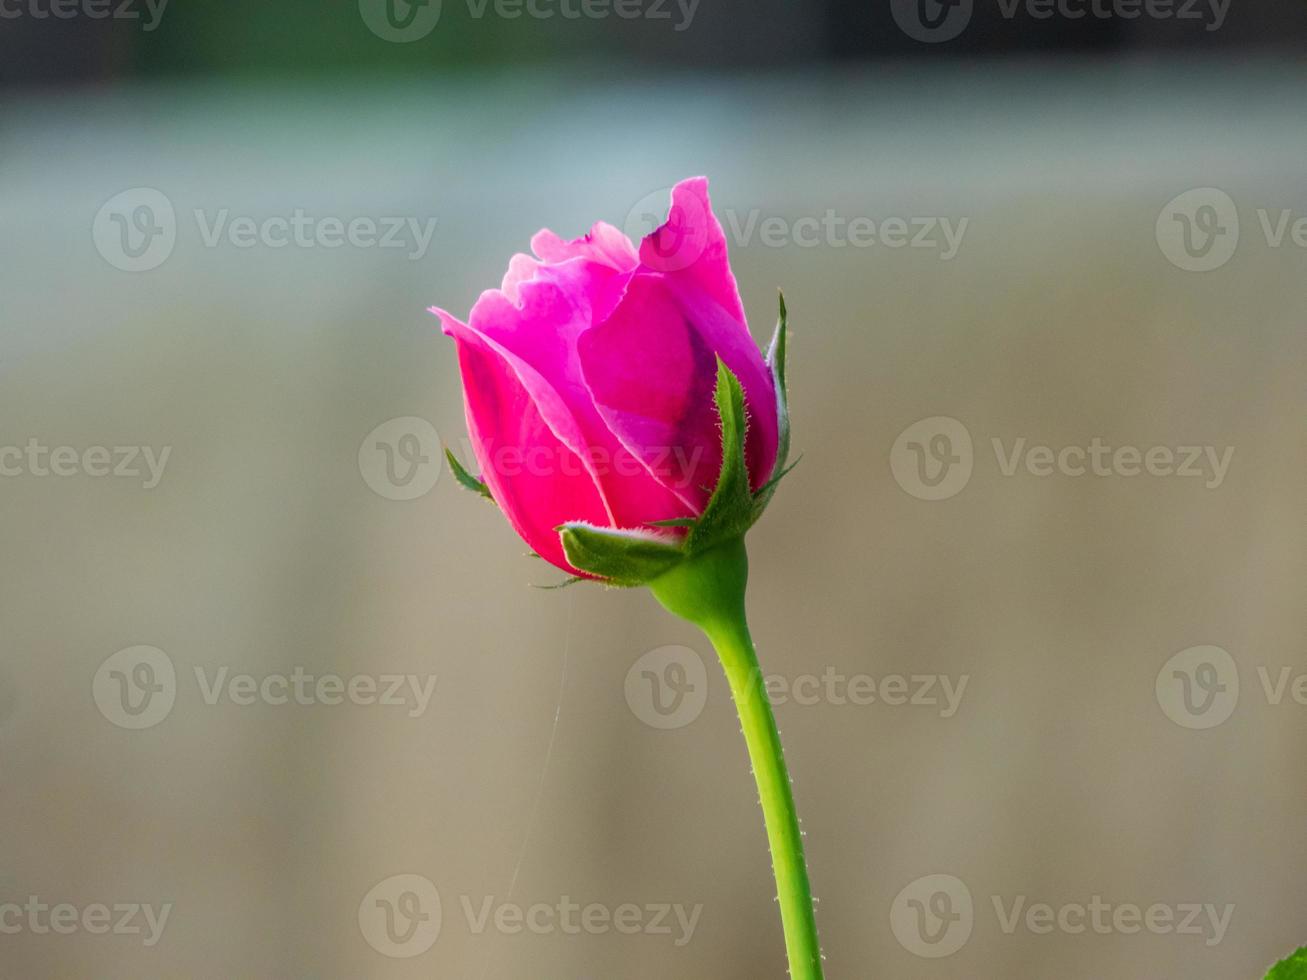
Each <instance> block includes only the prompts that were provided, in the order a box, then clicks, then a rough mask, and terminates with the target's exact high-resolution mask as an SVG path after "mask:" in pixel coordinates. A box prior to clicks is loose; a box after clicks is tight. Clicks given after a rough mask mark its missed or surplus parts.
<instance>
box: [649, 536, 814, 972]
mask: <svg viewBox="0 0 1307 980" xmlns="http://www.w3.org/2000/svg"><path fill="white" fill-rule="evenodd" d="M748 569H749V561H748V556H747V554H746V553H745V550H744V542H743V540H736V541H733V542H730V543H728V544H725V545H721V546H719V547H716V548H713V549H712V550H711V551H707V552H704V553H702V554H700V555H696V556H695V557H693V558H690V559H688V560H687V561H685V562H682V563H681V564H680V565H678V566H676V567H675V568H673V569H672V570H671V571H670V572H668V573H666V574H665V575H663V576H661V577H659V578H657V579H655V580H654V581H653V582H652V583H651V584H650V589H651V590H652V591H653V593H654V595H655V596H656V597H657V599H658V601H659V602H661V603H662V604H663V606H665V607H666V608H667V609H668V610H670V611H671V612H673V613H675V614H676V615H678V616H680V617H682V618H683V619H688V620H689V621H690V622H692V623H694V624H695V625H696V626H698V627H699V628H700V629H702V630H703V631H704V633H705V634H706V635H707V637H708V639H709V640H710V641H711V642H712V645H713V647H714V648H715V649H716V651H717V656H718V657H719V658H720V660H721V663H722V668H723V669H724V670H725V672H726V680H727V682H728V683H729V684H730V687H731V695H732V696H733V697H734V698H735V707H736V710H737V711H738V712H739V715H740V728H741V730H742V731H743V732H744V741H745V743H746V744H747V745H748V748H749V760H750V762H751V763H752V764H753V776H754V779H755V780H756V781H757V784H758V799H759V801H760V802H761V804H762V815H763V820H764V822H765V823H766V825H767V841H768V844H769V845H770V846H771V856H772V870H773V872H774V874H775V876H776V893H777V898H778V901H779V902H780V908H781V925H782V927H783V928H784V930H785V950H786V953H787V955H788V957H789V963H790V978H791V980H821V978H822V972H821V946H820V943H819V942H818V939H817V922H816V918H815V917H814V915H813V908H812V889H811V886H810V885H809V884H808V866H807V863H806V862H805V861H804V858H803V838H802V835H801V833H800V830H799V816H798V812H797V811H796V810H795V806H794V794H793V792H792V791H791V789H790V776H789V772H788V770H787V769H786V768H785V755H784V753H783V751H782V750H781V737H780V733H779V732H778V731H777V730H776V719H775V717H774V716H773V715H772V710H771V704H770V702H769V701H768V699H767V694H766V689H765V687H764V684H763V676H762V670H761V668H760V667H759V666H758V656H757V653H756V652H755V651H754V647H753V639H752V638H751V637H750V636H749V624H748V621H747V619H746V617H745V612H744V590H745V584H746V582H747V580H748V574H749V572H748Z"/></svg>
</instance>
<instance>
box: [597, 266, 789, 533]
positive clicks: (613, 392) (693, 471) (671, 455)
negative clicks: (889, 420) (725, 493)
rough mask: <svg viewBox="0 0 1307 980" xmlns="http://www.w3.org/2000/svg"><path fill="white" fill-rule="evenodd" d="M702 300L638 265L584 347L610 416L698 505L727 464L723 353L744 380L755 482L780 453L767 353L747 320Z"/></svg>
mask: <svg viewBox="0 0 1307 980" xmlns="http://www.w3.org/2000/svg"><path fill="white" fill-rule="evenodd" d="M698 301H699V307H698V308H697V309H695V308H687V306H686V305H685V304H684V302H683V301H682V299H681V297H679V296H678V295H677V293H676V291H675V290H674V289H673V288H672V287H671V284H670V282H669V281H668V280H667V279H666V278H665V277H663V276H660V275H656V274H653V273H647V272H645V273H638V274H637V275H635V276H634V277H633V278H632V280H631V282H630V285H628V286H627V291H626V295H625V296H624V298H623V300H622V302H621V303H620V304H618V306H617V308H616V310H614V312H613V314H612V315H611V316H610V317H609V318H608V319H607V320H606V321H604V322H603V323H601V324H599V325H598V326H595V327H593V328H591V329H590V330H588V331H586V332H585V333H584V334H582V335H581V338H580V343H579V347H578V350H579V354H580V359H581V367H582V370H583V372H584V375H585V381H586V384H587V385H588V387H589V389H590V392H591V394H592V396H593V397H594V401H595V404H596V405H597V407H598V409H599V413H600V415H602V416H603V419H604V421H605V422H606V423H607V424H608V426H609V427H610V428H611V429H612V430H613V432H615V433H616V434H617V436H618V438H620V439H621V440H622V442H623V443H624V444H625V445H626V446H627V447H628V448H629V449H630V450H631V451H632V452H634V453H636V454H637V455H638V456H639V457H640V458H641V459H643V460H644V461H645V463H646V465H648V466H649V467H650V468H651V469H652V471H653V472H654V474H655V476H657V477H658V478H659V479H660V481H661V482H662V483H663V484H664V485H665V486H667V487H669V488H670V489H673V490H675V491H676V492H677V493H679V494H680V495H682V496H685V495H687V494H689V495H691V496H692V501H693V503H694V506H695V513H698V512H700V511H702V509H703V507H704V505H706V504H707V501H708V497H709V496H710V495H711V489H712V487H714V486H715V485H716V481H717V473H718V471H719V470H720V469H721V434H720V431H719V428H718V424H719V422H718V417H717V410H716V404H715V402H714V399H713V392H714V389H715V386H716V381H717V357H719V356H720V357H721V359H722V360H723V361H724V362H725V363H726V366H727V367H729V368H730V369H731V370H732V371H733V372H734V373H735V375H736V377H738V378H739V379H740V382H741V384H742V385H743V387H744V391H745V405H746V409H747V411H748V413H749V430H748V433H747V434H746V442H745V454H746V461H747V463H748V465H749V473H750V481H751V483H752V484H753V486H754V487H755V488H756V487H759V486H761V485H762V484H763V483H764V482H766V480H767V479H768V477H769V476H770V474H771V467H772V466H773V465H774V463H775V458H776V417H775V416H776V402H775V392H774V389H773V388H772V383H771V376H770V373H769V372H768V371H767V368H766V365H765V364H764V363H763V360H762V355H761V354H760V353H759V352H758V348H757V347H756V346H755V345H754V343H753V340H752V339H751V338H750V337H749V334H748V331H747V330H745V329H744V327H743V325H742V324H740V323H738V322H736V321H733V320H731V319H730V318H729V317H727V316H726V314H725V313H723V312H722V311H721V309H720V307H717V306H716V305H715V304H712V303H711V302H707V303H705V302H702V300H701V298H698ZM764 414H766V415H767V416H769V419H770V422H771V425H770V427H768V426H767V425H766V424H765V421H764V419H763V418H762V416H763V415H764Z"/></svg>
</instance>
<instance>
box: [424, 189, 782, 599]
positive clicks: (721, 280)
mask: <svg viewBox="0 0 1307 980" xmlns="http://www.w3.org/2000/svg"><path fill="white" fill-rule="evenodd" d="M531 248H532V251H534V252H535V256H534V257H533V256H529V255H521V254H519V255H515V256H513V258H512V260H511V261H510V262H509V266H508V272H507V273H506V274H505V276H504V281H503V284H502V286H501V287H500V288H499V289H489V290H486V291H485V292H483V293H482V294H481V296H480V298H479V299H478V300H477V302H476V305H475V306H473V307H472V312H471V315H470V316H469V317H468V322H467V323H464V322H462V321H461V320H459V319H457V318H456V317H454V316H452V315H450V314H449V313H447V312H445V311H444V310H442V309H439V308H436V307H433V308H432V310H431V312H433V313H435V314H436V315H437V316H438V317H440V321H441V324H442V327H443V330H444V332H445V333H446V334H448V335H449V336H451V337H453V338H454V340H455V342H456V344H457V346H458V359H459V367H460V370H461V372H462V377H463V390H464V399H465V401H464V403H465V409H466V414H467V424H468V430H469V432H470V434H471V440H472V447H473V451H474V452H475V454H476V461H477V464H478V466H479V467H480V473H481V481H482V484H483V489H484V490H485V491H486V492H487V493H488V495H489V496H490V497H491V498H492V499H493V500H494V501H495V503H496V504H498V505H499V507H500V508H501V509H502V510H503V511H504V513H505V514H506V515H507V517H508V519H509V521H510V522H511V523H512V525H513V527H514V528H515V529H516V530H517V532H518V534H520V535H521V536H522V537H523V538H524V539H525V540H526V542H527V544H529V545H530V546H531V548H532V549H533V550H534V551H535V552H536V553H537V554H539V555H540V556H541V557H543V558H546V559H547V560H549V561H550V562H552V563H553V564H555V565H557V566H558V567H559V568H562V569H564V570H566V571H568V572H570V573H572V574H573V575H582V576H587V577H599V578H609V577H610V575H609V574H608V573H607V571H606V566H605V567H603V568H599V569H597V568H596V567H594V566H593V565H590V566H588V567H578V566H577V564H576V561H577V560H580V559H578V558H577V554H576V553H575V551H576V549H575V548H572V549H568V550H566V551H565V547H564V538H563V536H560V528H562V527H563V526H564V525H568V526H580V527H583V528H590V529H612V530H614V531H621V532H626V533H625V536H624V538H623V540H625V541H628V542H629V541H634V542H636V547H637V550H639V549H640V548H645V549H646V550H647V549H659V548H662V547H664V546H666V547H668V548H676V547H680V546H681V545H682V544H683V543H684V542H685V540H686V538H687V537H688V538H691V539H692V538H693V535H694V528H693V523H694V522H695V521H696V520H697V519H699V518H701V517H702V516H703V515H704V513H705V510H706V509H707V508H708V505H709V500H710V497H712V495H713V493H714V488H717V487H718V486H719V477H721V476H722V460H723V447H724V446H725V447H726V452H727V454H728V456H729V454H730V453H731V447H730V446H729V445H727V444H726V440H725V439H724V433H723V429H724V424H725V423H726V422H727V420H726V419H725V418H724V417H723V416H722V414H721V413H722V410H721V408H720V405H719V398H716V397H715V396H718V395H720V394H721V393H720V392H719V384H720V382H719V369H718V365H719V362H720V364H721V365H723V366H724V367H725V369H726V373H724V374H722V375H721V376H722V377H727V378H729V379H730V384H732V385H734V383H735V380H736V379H738V387H739V389H740V390H742V394H743V415H744V418H745V420H747V426H745V425H741V426H739V428H740V429H741V430H742V431H743V464H742V465H743V469H744V472H747V482H748V492H749V493H751V494H753V495H755V498H756V504H757V509H758V511H759V512H760V510H761V505H762V504H765V499H763V498H765V496H767V495H769V491H770V485H769V481H771V480H772V479H773V477H774V476H776V475H778V473H777V471H778V470H779V469H780V465H781V463H783V459H780V458H779V457H781V456H783V455H784V450H783V447H782V444H783V442H785V441H787V440H786V439H785V431H784V430H785V429H786V428H787V426H788V422H787V419H786V417H785V412H784V389H783V383H779V384H778V378H782V377H783V370H778V369H777V368H776V367H775V366H774V365H773V366H769V365H768V364H767V363H766V362H764V359H763V356H762V354H761V353H760V352H759V350H758V347H757V345H756V344H755V343H754V341H753V338H752V337H751V336H750V334H749V328H748V324H747V323H746V322H745V318H744V309H743V307H742V306H741V304H740V296H739V292H738V290H737V289H736V285H735V277H734V275H733V274H732V273H731V268H730V264H729V262H728V260H727V255H726V239H725V236H724V235H723V233H722V227H721V225H720V224H719V223H718V221H717V219H716V217H715V216H714V215H713V213H712V208H711V205H710V203H709V200H708V181H707V180H706V179H705V178H703V177H694V178H690V179H689V180H684V181H682V182H681V183H679V184H677V185H676V186H675V187H674V188H673V189H672V203H671V210H670V212H669V214H668V217H667V221H666V222H665V223H664V224H663V225H662V226H661V227H659V228H658V229H657V230H655V231H654V232H653V233H652V234H651V235H649V236H647V237H646V238H645V239H644V240H643V241H641V242H640V246H639V249H638V250H637V249H636V248H635V246H633V245H632V243H631V241H630V239H628V238H627V237H626V236H625V235H624V234H622V232H621V231H619V230H618V229H616V228H614V227H612V226H611V225H608V224H605V223H603V222H599V223H597V224H596V225H595V226H594V227H593V228H592V229H591V231H590V233H589V234H588V235H586V236H584V237H583V238H578V239H576V240H574V241H564V240H563V239H561V238H559V237H558V236H557V235H555V234H554V233H553V232H550V231H540V232H538V233H537V234H536V236H535V237H534V238H533V239H532V240H531ZM778 337H779V338H780V347H781V349H782V351H783V335H781V334H780V333H778ZM737 435H738V433H737ZM737 455H738V454H737ZM728 463H729V460H728ZM455 465H456V464H455ZM460 478H461V479H463V480H464V482H469V480H470V479H471V478H470V477H468V475H467V474H466V473H461V474H460ZM739 482H741V483H743V482H744V481H743V479H741V480H740V481H739ZM737 509H738V508H737ZM753 519H756V516H755V517H754V518H753ZM659 522H662V523H661V524H660V523H659ZM669 522H670V523H669ZM740 523H742V521H741V520H736V521H735V522H734V524H733V525H732V526H734V525H735V524H740ZM748 523H751V520H750V521H748ZM741 533H742V531H741ZM569 552H571V554H570V557H571V558H572V559H574V560H569ZM601 564H602V563H601ZM611 577H612V578H613V580H614V581H617V582H618V584H630V583H627V582H624V581H622V578H623V575H622V574H614V575H613V576H611ZM639 577H640V576H635V578H639Z"/></svg>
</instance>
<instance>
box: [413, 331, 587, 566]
mask: <svg viewBox="0 0 1307 980" xmlns="http://www.w3.org/2000/svg"><path fill="white" fill-rule="evenodd" d="M433 312H435V313H436V314H437V315H438V316H439V317H440V319H441V322H442V324H443V328H444V331H445V333H446V334H448V335H450V336H452V337H453V338H454V340H455V341H456V342H457V344H458V361H459V368H460V370H461V372H462V376H463V396H464V408H465V411H466V415H467V427H468V433H469V434H470V435H471V437H472V449H473V452H474V453H475V454H476V458H477V463H478V464H479V465H480V467H481V477H482V479H483V480H485V481H486V484H487V486H488V487H489V488H490V492H491V494H493V496H494V499H495V503H497V504H498V505H499V506H500V508H501V509H502V510H503V511H504V514H505V516H507V518H508V520H509V522H510V523H511V524H512V525H513V527H514V529H515V530H516V531H517V533H518V534H520V535H521V536H522V538H523V540H525V541H526V543H527V544H528V545H530V546H531V548H532V549H533V550H534V551H535V552H536V553H537V554H538V555H540V556H541V557H542V558H545V559H546V560H548V561H549V562H551V563H553V564H554V565H557V566H558V567H559V568H561V569H563V570H564V571H566V572H568V573H570V574H573V575H578V574H582V573H581V572H579V571H578V570H577V569H575V568H573V567H572V566H571V565H570V564H569V563H568V561H567V558H566V556H565V555H564V554H563V546H562V542H561V540H560V539H559V536H558V532H557V531H556V530H555V528H557V527H558V526H559V525H560V524H563V523H565V522H567V521H576V520H583V521H589V522H592V523H597V524H599V525H606V524H607V523H608V512H607V508H606V507H605V506H604V502H603V499H602V497H601V496H600V493H599V490H598V488H597V487H596V485H595V482H594V480H593V478H592V477H591V475H590V472H589V471H588V470H587V468H586V467H585V465H584V464H583V461H582V460H581V459H580V458H579V457H578V456H577V455H576V454H575V453H574V452H572V450H571V449H569V448H568V447H567V445H566V444H565V443H564V442H563V441H562V440H561V439H560V438H559V437H558V436H557V435H556V434H555V433H554V431H553V429H552V428H551V427H550V425H549V424H548V422H547V421H546V419H545V415H544V413H543V412H542V410H541V408H540V406H538V405H537V404H536V402H535V401H534V400H533V399H532V397H531V394H530V392H529V391H528V389H527V386H526V385H525V384H524V383H523V381H522V379H521V378H520V377H519V376H518V374H517V372H516V371H515V370H514V369H513V366H512V364H511V362H510V360H509V359H508V358H506V357H505V356H503V354H502V353H501V352H500V351H499V350H497V349H496V347H495V345H494V344H493V343H490V342H488V341H487V340H486V339H485V338H483V337H481V336H480V335H479V334H477V333H476V332H475V331H473V330H471V329H470V328H469V327H468V326H467V325H466V324H464V323H462V322H460V321H459V320H457V319H456V318H454V317H452V316H450V315H449V314H448V313H446V312H444V311H443V310H433Z"/></svg>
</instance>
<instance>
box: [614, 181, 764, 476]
mask: <svg viewBox="0 0 1307 980" xmlns="http://www.w3.org/2000/svg"><path fill="white" fill-rule="evenodd" d="M640 262H641V269H642V270H649V271H656V272H659V273H661V274H662V276H663V278H664V281H665V282H666V284H667V287H668V289H669V290H670V291H671V292H672V293H673V294H674V295H675V296H676V298H677V301H678V302H679V303H680V305H681V307H682V309H683V311H684V314H685V316H686V317H687V318H688V319H689V320H690V322H691V323H693V324H694V326H695V327H696V329H698V330H699V332H700V333H701V334H702V335H703V337H704V339H705V341H706V343H707V344H708V346H709V347H711V348H712V350H713V351H715V352H716V353H717V354H720V355H721V358H722V360H723V361H725V362H726V366H727V367H729V368H730V369H731V371H733V372H734V373H735V376H736V377H738V378H739V379H740V383H741V385H743V387H744V395H745V403H746V407H747V408H748V412H749V430H748V433H747V440H746V454H747V456H748V464H749V475H750V480H751V482H752V484H753V486H754V488H755V489H757V487H759V486H760V485H761V484H762V483H765V482H766V480H767V479H768V478H769V476H770V474H771V470H772V466H773V465H774V464H775V461H776V452H777V446H778V442H779V437H778V433H779V419H778V415H777V405H776V390H775V386H774V383H773V380H772V376H771V372H770V371H769V370H768V369H767V366H766V364H765V362H764V360H763V357H762V354H761V353H760V352H759V350H758V345H757V344H756V343H755V342H754V340H753V337H752V336H751V335H750V334H749V327H748V324H747V323H746V321H745V318H744V307H743V306H742V305H741V303H740V293H739V289H738V288H737V287H736V284H735V275H734V274H733V273H732V272H731V266H730V262H729V260H728V257H727V249H726V236H725V234H724V233H723V231H722V226H721V224H720V223H719V222H718V221H717V218H716V216H715V215H714V214H713V212H712V204H711V202H710V201H709V199H708V180H707V178H705V177H691V178H689V179H688V180H683V181H681V182H680V183H679V184H677V185H676V186H675V187H673V188H672V204H671V208H670V210H669V211H668V214H667V221H666V222H664V223H663V224H662V225H661V226H659V227H658V228H656V229H655V230H654V231H653V232H652V233H651V234H649V235H647V236H646V237H645V238H644V240H643V241H641V243H640Z"/></svg>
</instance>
